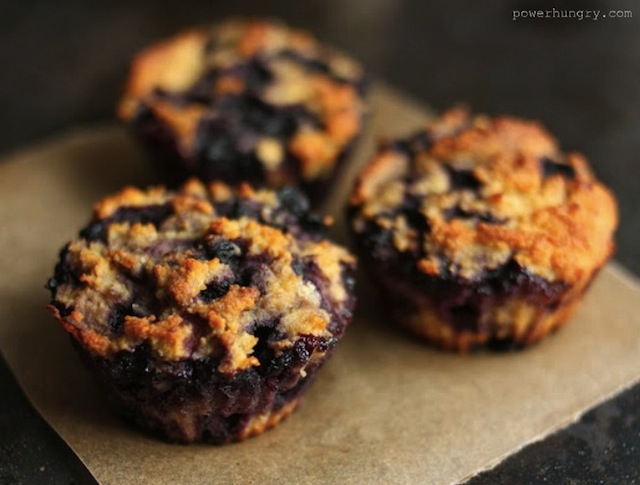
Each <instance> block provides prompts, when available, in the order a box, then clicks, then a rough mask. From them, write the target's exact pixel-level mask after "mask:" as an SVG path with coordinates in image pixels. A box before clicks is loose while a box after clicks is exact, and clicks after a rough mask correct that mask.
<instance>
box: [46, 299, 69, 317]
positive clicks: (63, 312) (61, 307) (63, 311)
mask: <svg viewBox="0 0 640 485" xmlns="http://www.w3.org/2000/svg"><path fill="white" fill-rule="evenodd" d="M51 304H52V305H53V306H54V307H56V309H57V310H58V313H60V316H61V317H62V318H64V317H66V316H68V315H69V314H70V313H71V312H72V311H73V308H72V307H69V306H67V305H65V304H64V303H60V302H59V301H52V302H51Z"/></svg>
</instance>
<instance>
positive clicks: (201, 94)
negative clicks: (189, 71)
mask: <svg viewBox="0 0 640 485" xmlns="http://www.w3.org/2000/svg"><path fill="white" fill-rule="evenodd" d="M218 75H219V72H218V71H217V70H210V71H208V72H206V73H205V74H204V75H203V76H202V77H201V78H200V79H199V80H198V81H196V83H195V84H194V85H193V86H191V88H190V89H189V90H188V91H186V92H185V93H184V98H185V100H186V101H187V102H191V103H202V104H209V103H211V102H212V100H213V86H214V83H215V80H216V78H217V77H218Z"/></svg>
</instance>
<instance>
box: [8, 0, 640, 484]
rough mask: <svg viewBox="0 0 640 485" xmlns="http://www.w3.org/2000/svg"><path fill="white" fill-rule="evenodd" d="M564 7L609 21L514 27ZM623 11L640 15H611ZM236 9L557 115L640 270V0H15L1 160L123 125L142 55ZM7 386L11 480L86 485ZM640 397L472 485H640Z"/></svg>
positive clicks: (440, 99) (629, 262)
mask: <svg viewBox="0 0 640 485" xmlns="http://www.w3.org/2000/svg"><path fill="white" fill-rule="evenodd" d="M552 8H556V9H557V10H566V9H574V10H576V9H580V10H586V9H589V10H600V18H599V19H598V20H593V19H584V20H582V21H580V20H577V19H561V18H560V19H557V18H548V19H524V20H523V19H519V20H515V21H514V20H513V11H514V9H515V10H527V11H529V10H536V9H543V10H546V9H552ZM612 9H613V10H616V11H618V10H622V11H624V10H628V11H631V15H632V17H631V18H612V17H611V15H609V12H610V10H612ZM230 14H244V15H252V14H256V15H273V16H279V17H282V18H284V19H285V20H288V21H289V22H290V23H292V24H295V25H298V26H300V27H303V28H306V29H310V30H311V31H313V32H314V33H315V34H316V35H318V36H319V37H320V38H322V39H324V40H326V41H327V42H330V43H332V44H334V45H336V46H339V47H341V48H342V49H344V50H346V51H348V52H350V53H351V54H353V55H354V56H356V57H358V58H359V59H361V60H362V62H364V64H365V65H366V66H367V67H368V68H369V69H370V70H371V71H372V72H373V73H374V74H375V75H377V76H379V77H380V78H383V79H385V80H387V81H389V82H390V83H392V84H394V85H395V86H397V87H399V88H400V89H402V90H403V91H404V92H406V93H408V94H410V95H413V96H414V97H416V98H417V99H419V100H421V101H423V102H424V103H426V104H429V105H431V106H433V107H434V108H437V109H444V108H446V107H448V106H450V105H451V104H453V103H456V102H465V103H467V104H468V105H470V106H471V107H472V108H473V109H474V110H476V111H484V112H488V113H491V114H498V113H511V114H515V115H519V116H522V117H529V118H538V119H541V120H544V122H545V123H546V124H547V126H548V127H549V128H550V130H551V131H552V132H553V133H555V134H556V136H557V137H558V138H559V139H560V140H561V141H562V144H563V146H564V147H565V148H568V149H579V150H581V151H583V152H584V153H585V154H586V155H587V157H588V158H589V159H590V160H591V162H592V165H593V167H594V170H595V171H596V172H597V174H598V175H599V176H600V178H602V179H603V180H604V181H605V182H606V183H607V184H608V185H609V186H611V187H612V189H613V190H614V191H615V193H616V194H617V196H618V199H619V201H620V215H621V227H620V230H619V231H618V235H617V243H618V253H617V256H616V257H617V259H618V260H619V261H620V262H622V263H623V264H624V265H625V266H626V267H627V268H629V269H630V270H631V271H632V272H634V273H635V274H636V275H640V211H639V210H638V209H639V208H640V160H638V158H640V155H639V154H640V109H638V107H639V106H640V3H638V2H637V1H634V0H610V1H604V0H603V1H596V0H583V1H579V2H578V1H566V0H565V1H563V0H556V1H553V2H552V1H548V2H544V1H543V2H540V1H532V0H512V1H508V0H492V1H489V2H479V1H471V0H470V1H455V0H454V1H452V0H431V1H428V2H427V1H422V0H349V1H347V0H324V1H322V0H306V1H300V0H281V1H278V2H265V1H261V0H236V1H234V2H228V1H227V2H220V1H215V0H209V1H206V2H205V1H191V2H179V1H177V0H168V1H164V2H157V1H151V0H139V1H136V2H126V1H113V2H100V3H99V2H85V1H81V0H61V1H57V2H50V1H44V0H43V1H34V0H24V1H17V0H15V1H13V2H11V1H5V2H2V4H0V65H2V66H3V70H2V75H0V110H1V113H2V118H1V121H0V123H1V127H2V129H1V130H0V152H7V151H10V150H12V149H15V148H17V147H20V146H23V145H25V144H28V143H30V142H34V141H36V140H39V139H41V138H42V137H46V136H54V135H55V134H57V133H60V132H61V131H63V130H65V129H67V128H69V127H71V126H77V125H82V124H86V123H90V122H93V121H103V120H105V119H110V118H112V112H113V106H114V105H115V102H116V100H117V99H118V96H119V93H120V90H121V86H122V83H123V82H124V79H125V76H126V72H127V65H128V61H129V58H130V56H131V54H132V53H133V52H135V51H136V50H138V49H140V48H141V47H143V46H144V45H145V44H147V43H149V42H151V41H153V40H156V39H159V38H161V37H163V36H166V35H169V34H171V33H173V32H175V31H176V30H178V29H180V28H182V27H185V26H188V25H191V24H198V23H203V22H209V21H214V20H215V19H218V18H221V17H223V16H226V15H230ZM603 15H607V17H606V18H605V17H603ZM604 371H606V370H604ZM0 385H1V388H0V390H1V395H2V399H1V400H0V401H2V402H3V404H2V419H1V420H0V423H1V424H2V425H1V427H0V442H1V443H2V448H1V449H0V483H71V482H72V481H74V480H75V483H85V482H83V481H82V480H84V479H86V475H85V474H84V472H82V471H81V469H79V468H78V467H77V466H76V465H77V463H76V464H73V462H72V461H69V456H68V454H67V453H66V452H65V451H64V447H61V446H60V444H59V443H57V440H56V439H55V435H54V434H53V433H52V432H51V431H50V430H48V429H47V428H46V426H44V425H43V423H42V421H41V420H40V419H39V418H38V417H37V415H36V414H34V412H33V411H31V410H30V408H29V407H28V406H27V405H26V404H25V402H24V400H23V398H22V397H21V395H20V394H19V390H18V389H17V388H16V387H15V386H14V385H13V384H12V383H11V382H10V380H9V377H8V374H7V373H6V372H0ZM639 403H640V387H639V386H637V387H635V388H633V389H631V390H630V391H627V392H625V393H623V394H622V395H621V396H619V397H618V398H616V399H614V400H612V401H609V402H607V403H605V404H603V405H601V406H599V407H597V408H596V409H594V410H593V411H592V412H590V413H588V414H587V415H586V416H585V417H584V418H583V419H582V420H581V421H580V422H578V423H577V424H575V425H573V426H571V427H569V428H568V429H567V430H564V431H561V432H559V433H557V434H556V435H554V436H552V437H550V438H548V439H546V440H544V441H543V442H540V443H537V444H534V445H531V446H529V447H527V448H525V449H524V450H523V451H522V452H520V453H518V454H517V455H515V456H514V457H512V458H510V459H508V460H507V461H506V462H504V463H503V464H502V465H500V466H499V467H498V468H496V469H495V470H492V471H490V472H488V473H486V474H484V475H481V476H479V477H477V478H475V479H474V480H473V481H472V482H471V483H472V484H474V485H477V484H485V483H505V484H506V483H533V484H535V483H605V484H608V483H611V484H614V483H615V484H618V483H637V482H640V478H639V475H638V474H639V473H640V472H639V471H638V470H640V465H639V464H640V411H639V409H640V408H639V406H638V404H639ZM41 466H44V467H45V470H46V473H44V472H40V471H39V470H40V467H41ZM78 470H80V471H78ZM74 477H75V478H74Z"/></svg>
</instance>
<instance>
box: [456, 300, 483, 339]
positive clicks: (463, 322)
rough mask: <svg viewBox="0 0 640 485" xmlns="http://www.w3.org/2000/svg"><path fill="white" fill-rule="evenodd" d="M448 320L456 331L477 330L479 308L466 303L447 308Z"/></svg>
mask: <svg viewBox="0 0 640 485" xmlns="http://www.w3.org/2000/svg"><path fill="white" fill-rule="evenodd" d="M449 315H450V321H451V324H452V325H453V327H454V328H455V329H456V330H458V331H465V330H468V331H471V332H475V331H477V330H478V324H479V321H478V317H479V309H478V308H477V307H475V306H473V305H470V304H466V305H461V306H458V307H453V308H450V309H449Z"/></svg>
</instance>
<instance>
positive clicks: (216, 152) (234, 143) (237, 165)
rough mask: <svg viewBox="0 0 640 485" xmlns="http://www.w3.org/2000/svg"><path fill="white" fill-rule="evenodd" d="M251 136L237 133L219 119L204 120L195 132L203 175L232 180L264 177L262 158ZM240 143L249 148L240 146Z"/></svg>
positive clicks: (234, 181)
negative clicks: (257, 153) (255, 151)
mask: <svg viewBox="0 0 640 485" xmlns="http://www.w3.org/2000/svg"><path fill="white" fill-rule="evenodd" d="M250 138H251V137H249V136H246V137H240V136H238V137H237V136H235V135H234V134H233V132H232V131H230V129H229V128H228V127H226V126H225V124H224V123H223V122H222V121H221V120H219V119H203V120H201V121H200V123H199V125H198V128H197V131H196V141H195V149H194V151H195V155H196V158H197V160H198V162H199V163H200V167H199V170H200V173H201V176H202V177H203V178H205V179H207V180H213V179H216V178H221V179H224V180H227V181H228V182H229V183H237V182H240V181H242V180H247V181H257V180H260V179H261V178H262V176H263V168H262V164H261V163H260V161H259V160H258V159H257V157H256V156H255V154H254V153H253V152H252V151H251V146H252V144H253V141H252V140H251V139H250ZM240 144H244V145H247V147H248V148H247V147H245V148H243V149H242V150H241V149H240Z"/></svg>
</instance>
